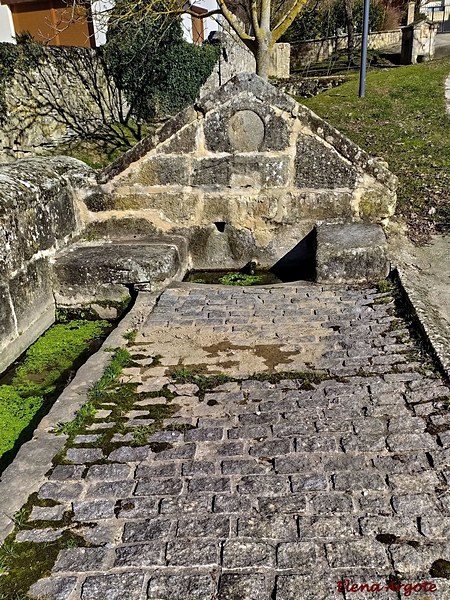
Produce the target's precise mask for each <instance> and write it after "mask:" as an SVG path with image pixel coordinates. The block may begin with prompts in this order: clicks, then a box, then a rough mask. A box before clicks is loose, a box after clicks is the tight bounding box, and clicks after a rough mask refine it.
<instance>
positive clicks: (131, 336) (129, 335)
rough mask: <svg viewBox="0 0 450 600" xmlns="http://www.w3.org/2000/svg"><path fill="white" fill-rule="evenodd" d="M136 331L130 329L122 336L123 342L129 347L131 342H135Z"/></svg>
mask: <svg viewBox="0 0 450 600" xmlns="http://www.w3.org/2000/svg"><path fill="white" fill-rule="evenodd" d="M137 334H138V332H137V329H131V330H130V331H127V332H126V333H124V334H123V338H124V339H125V340H127V342H128V345H129V346H131V345H132V344H133V342H134V341H135V340H136V337H137Z"/></svg>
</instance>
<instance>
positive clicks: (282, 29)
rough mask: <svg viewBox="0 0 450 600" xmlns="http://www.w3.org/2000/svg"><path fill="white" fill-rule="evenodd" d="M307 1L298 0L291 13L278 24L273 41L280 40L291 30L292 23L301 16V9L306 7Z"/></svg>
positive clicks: (273, 34) (287, 13)
mask: <svg viewBox="0 0 450 600" xmlns="http://www.w3.org/2000/svg"><path fill="white" fill-rule="evenodd" d="M306 3H307V0H296V2H295V4H294V6H293V7H292V8H291V10H290V11H287V12H286V13H285V15H284V16H283V17H282V18H281V19H280V21H279V22H278V24H277V25H276V26H275V27H274V28H273V31H272V39H273V41H274V42H276V41H277V40H279V39H280V37H281V36H282V35H283V33H286V31H287V30H288V29H289V27H290V26H291V25H292V23H293V22H294V21H295V19H296V18H297V16H298V15H299V13H300V11H301V9H302V8H303V7H304V6H305V4H306Z"/></svg>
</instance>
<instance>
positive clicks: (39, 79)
mask: <svg viewBox="0 0 450 600" xmlns="http://www.w3.org/2000/svg"><path fill="white" fill-rule="evenodd" d="M41 53H42V57H41V59H40V64H39V66H38V67H37V68H32V69H20V70H16V71H15V74H14V76H13V78H12V79H11V80H10V81H9V82H8V83H7V85H6V88H5V101H6V119H5V121H4V123H3V124H2V125H1V127H0V163H7V162H12V161H13V160H15V159H17V158H22V157H26V156H30V155H32V154H39V153H40V152H44V151H47V152H48V150H49V149H51V148H53V147H55V146H58V145H59V144H61V143H64V142H67V141H69V140H71V139H73V138H77V137H82V135H83V134H84V135H86V134H88V133H89V132H90V131H98V130H99V128H100V127H101V124H102V123H103V117H102V113H103V114H106V116H107V117H108V115H111V118H113V116H114V115H116V114H117V109H118V103H119V101H120V99H119V98H118V96H117V93H116V91H115V90H114V88H113V86H111V85H110V83H109V82H108V80H107V78H106V75H105V72H104V69H103V65H102V63H101V61H100V60H99V59H98V56H97V54H96V53H95V51H94V50H90V49H87V48H62V47H48V48H42V50H41Z"/></svg>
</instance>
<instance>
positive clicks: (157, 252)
mask: <svg viewBox="0 0 450 600" xmlns="http://www.w3.org/2000/svg"><path fill="white" fill-rule="evenodd" d="M179 269H180V256H179V252H178V248H177V247H176V246H175V245H172V244H151V243H142V244H136V243H129V244H127V243H122V244H119V243H111V244H95V245H94V244H79V245H75V246H73V247H71V248H70V249H69V250H65V251H63V252H61V253H60V254H59V255H58V256H57V258H56V260H55V265H54V278H53V279H54V283H53V287H54V291H55V297H56V301H57V303H58V304H59V305H62V306H86V305H87V304H90V305H91V306H92V308H93V309H95V310H96V311H97V313H99V312H101V311H102V309H103V310H105V309H106V308H112V309H114V311H115V313H114V314H118V313H119V312H120V311H121V310H123V300H124V298H127V297H129V290H128V288H127V287H126V286H127V285H130V284H138V283H142V284H148V285H149V286H150V287H151V289H152V290H153V289H159V287H160V286H162V285H163V284H164V282H165V281H167V280H168V279H171V278H172V277H174V276H175V275H176V274H177V272H178V270H179ZM112 316H113V317H114V315H112Z"/></svg>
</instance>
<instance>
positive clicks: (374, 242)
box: [316, 223, 389, 283]
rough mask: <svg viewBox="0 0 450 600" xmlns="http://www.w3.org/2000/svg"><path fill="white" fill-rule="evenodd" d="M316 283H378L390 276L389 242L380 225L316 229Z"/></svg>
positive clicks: (332, 225)
mask: <svg viewBox="0 0 450 600" xmlns="http://www.w3.org/2000/svg"><path fill="white" fill-rule="evenodd" d="M316 236H317V237H316V244H317V248H316V280H317V281H318V282H321V283H326V282H330V283H367V282H372V283H373V282H377V281H380V280H381V279H384V278H385V277H387V275H388V274H389V261H388V258H387V240H386V236H385V234H384V231H383V229H382V227H381V226H380V225H369V224H363V223H350V224H339V225H336V224H327V223H325V224H323V225H317V226H316Z"/></svg>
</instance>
